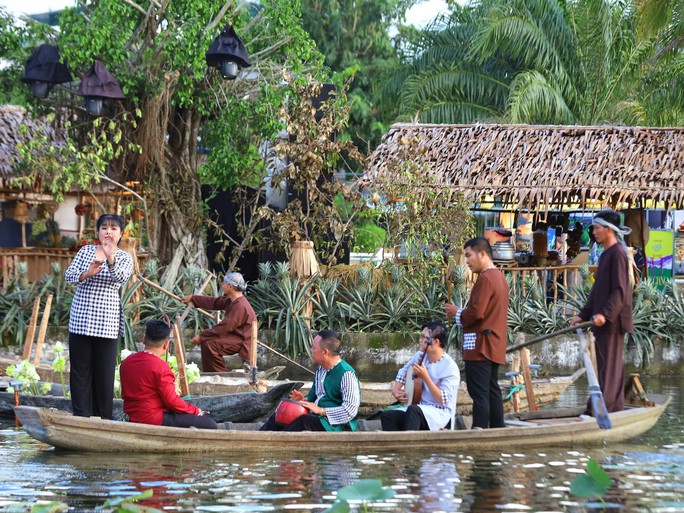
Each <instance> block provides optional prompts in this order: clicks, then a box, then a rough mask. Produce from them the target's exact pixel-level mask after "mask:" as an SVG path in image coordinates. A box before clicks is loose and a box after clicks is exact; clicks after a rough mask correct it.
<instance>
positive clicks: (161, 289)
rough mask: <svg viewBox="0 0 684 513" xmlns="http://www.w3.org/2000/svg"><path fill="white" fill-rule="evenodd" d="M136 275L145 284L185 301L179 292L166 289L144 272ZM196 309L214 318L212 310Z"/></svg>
mask: <svg viewBox="0 0 684 513" xmlns="http://www.w3.org/2000/svg"><path fill="white" fill-rule="evenodd" d="M136 276H137V277H138V279H139V280H140V281H141V282H143V283H144V284H145V285H149V286H150V287H152V288H153V289H157V290H158V291H160V292H163V293H164V294H166V295H167V296H169V297H172V298H173V299H175V300H177V301H180V302H181V303H182V302H183V298H182V297H180V296H179V295H177V294H174V293H173V292H171V291H170V290H166V289H165V288H164V287H162V286H161V285H157V284H156V283H155V282H153V281H152V280H148V279H147V278H145V277H144V276H143V275H142V274H136ZM195 310H197V311H198V312H199V313H201V314H202V315H205V316H207V317H209V318H211V319H213V318H214V316H213V315H212V314H211V313H210V312H207V311H206V310H202V309H201V308H195Z"/></svg>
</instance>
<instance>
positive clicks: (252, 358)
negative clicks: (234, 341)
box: [249, 321, 259, 386]
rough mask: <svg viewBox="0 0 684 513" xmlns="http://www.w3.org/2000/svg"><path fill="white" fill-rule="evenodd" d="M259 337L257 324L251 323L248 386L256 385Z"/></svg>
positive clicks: (256, 322) (255, 322)
mask: <svg viewBox="0 0 684 513" xmlns="http://www.w3.org/2000/svg"><path fill="white" fill-rule="evenodd" d="M258 336H259V322H258V321H254V322H253V323H252V344H251V347H250V348H249V365H250V370H251V378H250V384H251V385H252V386H256V384H257V341H258Z"/></svg>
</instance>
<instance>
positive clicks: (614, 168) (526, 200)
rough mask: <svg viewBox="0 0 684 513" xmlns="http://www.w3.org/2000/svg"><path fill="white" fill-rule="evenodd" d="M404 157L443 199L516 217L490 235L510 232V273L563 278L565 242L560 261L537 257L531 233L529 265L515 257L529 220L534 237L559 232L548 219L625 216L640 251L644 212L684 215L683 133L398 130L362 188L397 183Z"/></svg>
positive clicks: (545, 253) (374, 158)
mask: <svg viewBox="0 0 684 513" xmlns="http://www.w3.org/2000/svg"><path fill="white" fill-rule="evenodd" d="M407 148H411V153H410V155H409V157H408V158H410V159H411V160H412V162H413V164H415V165H416V166H418V167H419V168H420V169H422V176H424V182H425V186H429V187H433V188H434V187H438V188H441V189H443V190H444V192H445V195H444V198H445V200H447V201H448V198H449V197H450V196H449V195H450V194H453V193H461V194H463V195H464V196H465V197H466V198H467V199H468V200H469V202H470V204H471V206H472V208H473V209H474V210H479V211H490V212H502V213H503V212H507V213H509V215H510V216H512V217H513V218H515V222H514V223H513V225H512V226H510V225H509V226H499V227H496V226H494V227H491V228H499V229H503V230H510V231H511V236H510V238H508V239H505V238H504V240H501V241H499V242H502V243H504V244H511V246H500V247H499V248H497V249H501V250H503V254H505V255H506V256H507V258H506V261H505V262H504V261H502V262H501V263H502V265H503V266H504V267H506V268H507V269H508V271H509V272H520V273H529V272H531V271H532V270H533V268H539V269H543V270H544V271H545V272H547V271H548V270H549V268H559V269H558V272H561V273H564V272H566V270H567V268H564V265H563V264H565V263H567V261H568V260H569V259H568V258H566V252H567V242H568V238H567V236H566V237H563V235H562V233H559V234H558V235H559V236H560V237H559V240H560V244H559V245H558V248H556V249H557V250H558V251H557V252H556V251H549V247H548V239H545V243H544V244H543V245H539V249H537V248H536V247H535V246H536V245H535V243H534V240H533V239H532V240H531V239H530V237H529V234H528V235H527V238H526V239H525V242H526V243H528V244H530V247H529V248H528V249H527V251H528V252H529V253H530V254H529V255H527V256H528V257H529V258H526V259H524V260H525V262H520V261H519V259H517V258H516V257H515V253H518V252H519V251H518V250H519V249H521V248H520V242H521V241H522V238H521V236H520V234H518V235H519V239H518V240H516V233H515V231H516V230H517V231H520V230H519V228H520V227H521V225H522V224H524V223H525V222H528V221H529V220H530V218H529V217H528V216H529V215H533V216H534V218H533V219H531V221H532V223H533V225H532V226H531V228H532V232H533V233H534V234H536V233H537V232H540V231H541V230H546V231H547V232H548V230H549V226H550V227H551V228H553V229H555V230H558V228H562V227H558V226H555V227H554V221H553V218H554V217H555V218H557V219H563V220H565V219H567V218H568V215H569V214H571V213H573V212H574V213H584V214H586V215H587V216H590V215H591V213H592V212H594V211H597V210H600V209H602V208H608V207H610V208H613V209H615V210H619V211H623V212H624V211H629V213H628V214H627V215H626V216H625V222H626V223H627V224H628V225H630V226H631V227H632V228H633V230H634V233H633V236H632V237H631V239H630V240H629V241H628V243H630V244H632V245H634V246H638V247H640V248H644V247H645V246H646V242H647V238H648V225H647V224H645V222H644V210H645V209H647V208H651V209H652V208H661V209H676V208H682V207H683V206H684V129H683V128H651V127H619V126H536V125H427V124H396V125H393V126H392V127H391V128H390V130H389V132H388V133H387V134H386V136H385V138H384V139H383V142H382V143H381V144H380V146H378V148H377V149H376V150H375V152H374V153H373V154H372V155H371V158H370V163H369V166H368V168H367V170H366V172H365V173H364V175H363V176H362V178H361V179H360V182H359V183H360V185H361V186H363V187H367V188H370V189H372V188H373V186H374V184H376V183H377V182H378V181H381V180H387V179H393V180H401V179H402V177H401V174H400V173H399V172H397V170H400V169H402V167H401V166H399V165H397V160H398V159H406V158H407ZM393 173H395V174H396V176H389V175H391V174H393ZM417 185H419V184H417ZM521 218H523V219H524V221H520V219H521ZM560 231H561V232H562V231H563V230H562V229H561V230H560ZM565 231H566V234H569V231H570V227H567V226H566V227H565ZM480 234H482V233H480ZM490 240H491V239H490ZM540 240H541V239H540ZM563 244H566V246H565V247H564V246H563ZM543 246H545V250H543V249H542V248H543ZM553 253H558V254H553ZM560 253H562V254H560ZM511 257H512V258H511ZM571 265H572V264H571ZM577 265H578V264H575V267H577Z"/></svg>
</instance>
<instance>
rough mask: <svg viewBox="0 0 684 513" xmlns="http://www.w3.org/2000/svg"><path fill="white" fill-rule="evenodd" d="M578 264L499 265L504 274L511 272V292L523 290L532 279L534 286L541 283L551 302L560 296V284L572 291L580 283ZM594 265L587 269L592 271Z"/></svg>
mask: <svg viewBox="0 0 684 513" xmlns="http://www.w3.org/2000/svg"><path fill="white" fill-rule="evenodd" d="M580 267H581V266H579V265H561V266H549V267H505V266H502V267H500V269H501V271H503V272H504V273H505V274H511V275H512V277H513V280H512V282H513V285H512V292H514V293H515V292H518V288H521V290H522V292H523V293H524V292H525V287H526V283H529V280H530V279H532V280H533V283H534V285H535V286H539V285H543V289H544V290H546V292H547V297H548V298H549V299H551V300H553V302H554V303H555V302H557V301H558V298H559V297H560V296H562V289H560V287H559V285H562V286H563V287H565V288H566V289H567V290H570V291H572V290H573V289H575V288H577V286H578V285H579V284H580V283H581V276H580V272H579V269H580ZM595 268H596V266H589V270H590V271H593V270H594V269H595Z"/></svg>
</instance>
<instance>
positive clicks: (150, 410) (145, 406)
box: [119, 321, 217, 429]
mask: <svg viewBox="0 0 684 513" xmlns="http://www.w3.org/2000/svg"><path fill="white" fill-rule="evenodd" d="M170 340H171V328H169V327H168V326H167V325H166V323H164V322H163V321H148V323H147V325H146V326H145V337H144V338H143V344H145V349H144V350H143V351H139V352H137V353H134V354H132V355H130V356H129V357H128V358H126V359H125V360H124V361H123V362H121V367H120V369H119V374H120V377H121V397H122V398H123V410H124V412H125V413H126V414H128V418H129V420H130V421H131V422H138V423H141V424H153V425H156V426H172V427H197V428H203V429H216V428H217V426H216V422H214V419H211V418H209V417H205V416H204V413H205V412H203V411H202V410H200V409H199V408H198V407H197V406H195V405H194V404H189V403H186V402H185V401H184V400H183V399H181V398H180V397H179V396H178V394H177V393H176V387H175V376H174V375H173V372H172V371H171V368H170V367H169V364H168V363H166V362H165V361H164V360H162V359H161V357H162V355H164V353H166V351H167V349H168V348H169V343H170Z"/></svg>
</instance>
